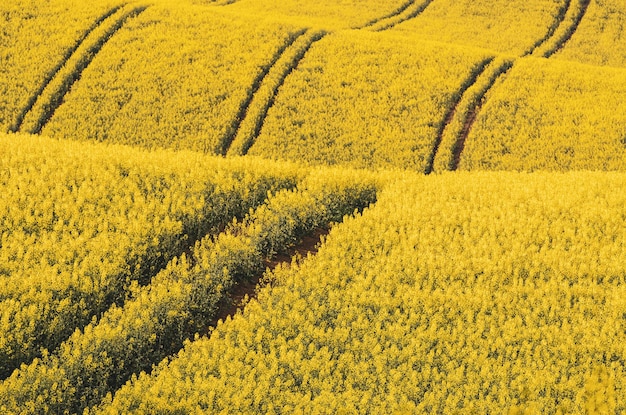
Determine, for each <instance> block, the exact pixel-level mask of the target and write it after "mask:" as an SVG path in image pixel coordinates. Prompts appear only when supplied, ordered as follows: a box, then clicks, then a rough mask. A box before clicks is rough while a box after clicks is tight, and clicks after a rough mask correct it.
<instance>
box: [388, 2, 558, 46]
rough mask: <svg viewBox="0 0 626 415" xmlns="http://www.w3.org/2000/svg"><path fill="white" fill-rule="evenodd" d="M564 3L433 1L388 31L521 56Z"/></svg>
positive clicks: (532, 44)
mask: <svg viewBox="0 0 626 415" xmlns="http://www.w3.org/2000/svg"><path fill="white" fill-rule="evenodd" d="M567 3H569V2H566V1H565V0H558V1H557V0H507V1H503V0H498V1H493V0H435V1H433V2H432V3H431V4H430V5H429V6H428V7H427V8H426V9H425V10H424V12H423V13H421V14H420V15H419V16H417V17H416V18H414V19H410V20H407V21H406V22H404V23H401V24H399V25H397V26H395V27H394V28H393V29H391V31H392V32H408V33H411V34H414V35H416V36H418V37H420V38H422V39H429V40H435V41H440V42H449V43H455V44H459V45H467V46H473V47H482V48H487V49H492V50H494V51H498V52H504V53H510V54H516V55H521V54H523V53H524V52H528V51H530V50H531V49H532V48H533V46H534V45H535V44H536V43H537V42H538V41H541V40H542V39H543V38H544V37H546V35H547V34H548V32H549V29H550V27H551V26H552V25H553V23H554V21H555V19H556V18H557V15H558V14H559V12H560V10H561V9H562V8H565V7H567V6H566V4H567Z"/></svg>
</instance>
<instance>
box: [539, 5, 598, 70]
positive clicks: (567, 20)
mask: <svg viewBox="0 0 626 415" xmlns="http://www.w3.org/2000/svg"><path fill="white" fill-rule="evenodd" d="M572 1H573V4H572ZM589 3H591V0H568V7H567V9H566V10H565V11H564V12H563V17H562V18H561V19H560V22H559V24H558V25H557V26H556V27H555V28H554V30H552V31H551V32H550V33H549V35H548V36H547V37H546V38H545V39H544V40H543V41H542V42H540V43H539V44H537V45H536V46H535V47H533V48H532V49H531V50H530V51H529V52H528V53H527V54H528V55H531V54H532V55H533V56H542V57H544V58H549V57H551V56H552V55H554V54H555V53H556V52H558V51H559V50H561V49H562V48H563V47H564V46H565V44H566V43H567V42H568V41H569V40H570V39H571V37H572V36H573V35H574V33H575V32H576V29H578V26H579V25H580V22H581V21H582V20H583V17H585V13H586V12H587V9H588V7H589Z"/></svg>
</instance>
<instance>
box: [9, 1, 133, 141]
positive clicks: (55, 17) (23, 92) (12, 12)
mask: <svg viewBox="0 0 626 415" xmlns="http://www.w3.org/2000/svg"><path fill="white" fill-rule="evenodd" d="M121 4H122V1H120V0H96V1H90V2H89V3H86V2H68V1H67V0H50V1H45V2H34V1H28V0H11V1H3V2H2V4H0V62H1V64H0V65H1V67H2V70H1V71H0V131H1V132H6V131H8V130H9V129H13V130H15V129H16V127H17V124H18V123H19V122H20V118H21V115H22V114H21V113H22V111H23V109H24V108H26V107H27V106H28V105H30V104H31V102H30V100H31V99H32V97H33V96H36V95H37V92H38V91H39V90H40V89H41V88H42V87H43V86H44V84H45V83H46V81H47V80H48V79H49V78H51V77H52V76H53V75H54V73H56V72H57V71H58V70H59V68H60V65H62V63H63V62H64V60H65V59H66V58H67V57H68V56H69V55H71V53H72V50H73V49H74V48H75V47H76V46H77V43H79V41H80V39H81V38H82V37H84V36H85V35H86V34H87V33H88V32H89V31H90V30H92V29H93V28H95V27H96V26H97V25H98V24H99V22H100V21H101V20H103V19H104V18H106V17H107V16H108V15H109V14H111V13H112V12H113V11H114V10H115V9H116V8H117V7H119V6H120V5H121Z"/></svg>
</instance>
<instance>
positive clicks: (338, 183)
mask: <svg viewBox="0 0 626 415" xmlns="http://www.w3.org/2000/svg"><path fill="white" fill-rule="evenodd" d="M376 182H377V180H376V178H375V177H373V176H372V175H367V174H366V175H363V174H359V173H358V172H352V173H351V172H340V171H334V172H333V171H329V170H327V171H317V172H313V173H312V174H311V175H310V176H308V177H306V178H305V179H304V180H303V181H302V182H301V183H300V184H299V185H298V189H297V191H281V192H278V193H276V194H274V195H272V196H271V197H270V198H268V200H267V202H266V203H265V204H263V205H261V206H260V207H258V208H257V209H256V210H255V211H253V212H252V211H251V212H250V214H249V215H248V216H247V217H246V218H245V219H244V220H243V221H239V222H238V221H234V222H232V223H231V224H229V226H228V227H227V229H226V231H225V232H223V233H221V234H220V235H219V236H216V237H214V236H208V237H206V238H204V239H203V240H202V241H199V242H197V243H196V244H195V246H194V248H193V250H192V252H191V254H189V256H187V255H185V254H183V255H182V256H181V257H179V258H177V259H175V260H173V261H171V262H170V263H169V264H168V266H167V267H166V268H165V269H164V270H163V271H162V272H160V273H159V274H158V275H156V276H155V277H154V278H153V279H152V281H151V283H150V285H148V286H145V287H141V288H136V289H135V290H134V291H133V293H132V296H131V298H130V299H129V300H127V301H126V302H125V304H124V305H123V306H120V307H117V306H113V307H112V308H111V309H110V310H108V311H107V312H106V313H105V314H104V315H103V317H102V318H101V319H100V320H99V321H98V322H97V323H95V322H94V323H92V324H90V325H88V326H87V327H85V329H84V330H83V331H76V332H75V333H74V334H73V335H72V336H71V337H70V338H69V339H68V340H67V341H65V342H64V343H63V344H61V346H60V347H59V349H58V350H57V351H56V352H54V353H52V354H50V355H45V356H44V357H43V358H42V359H35V361H34V362H33V363H32V364H30V365H28V366H22V367H21V368H20V369H19V370H17V371H15V372H14V373H13V375H12V376H11V377H10V378H8V379H6V380H5V381H4V382H2V383H0V410H1V411H2V412H3V413H13V412H19V413H22V414H26V413H33V414H35V413H41V412H44V413H66V412H67V413H82V412H83V410H84V409H85V408H87V407H89V406H93V405H96V404H98V403H100V400H101V399H102V398H103V397H104V396H105V395H106V394H107V393H112V392H115V390H116V389H117V388H119V387H120V386H121V385H122V384H123V383H124V382H125V381H126V380H128V379H129V378H130V376H131V375H132V374H138V373H139V372H140V371H141V370H149V369H150V367H151V365H152V364H153V363H158V362H159V361H160V360H161V359H162V358H164V357H167V356H168V355H170V354H173V353H175V352H176V351H178V350H179V349H180V348H181V347H182V344H183V341H184V340H186V339H188V338H190V337H193V335H194V334H196V335H197V334H198V333H202V332H203V331H204V330H205V329H206V326H207V324H208V321H210V320H213V319H214V318H215V315H216V311H217V310H218V305H219V303H220V302H224V301H225V297H226V296H227V294H228V292H229V291H230V290H231V289H232V287H233V286H234V285H236V284H237V283H238V282H241V281H245V280H247V279H251V278H252V277H253V276H254V275H255V274H257V275H258V274H260V273H261V272H262V267H263V259H264V258H271V257H272V255H273V254H274V253H275V252H280V251H282V250H284V249H285V248H286V247H288V246H289V245H291V244H293V243H295V242H296V241H297V239H298V238H299V237H300V236H302V235H304V234H306V233H310V232H312V231H313V230H314V229H316V228H319V227H326V226H329V224H330V222H334V221H337V220H341V219H342V217H343V216H344V215H346V214H349V213H352V211H353V210H355V209H362V208H363V207H365V206H367V205H368V204H369V203H372V202H373V201H374V199H375V196H376Z"/></svg>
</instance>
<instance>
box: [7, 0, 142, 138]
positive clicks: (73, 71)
mask: <svg viewBox="0 0 626 415" xmlns="http://www.w3.org/2000/svg"><path fill="white" fill-rule="evenodd" d="M125 7H126V6H123V7H121V8H120V9H118V10H117V11H115V12H114V13H113V14H111V15H110V16H108V17H107V18H105V19H104V20H103V21H102V22H101V23H100V24H99V25H97V26H96V27H95V28H94V30H92V31H91V32H89V34H88V35H87V36H86V37H85V39H84V41H83V42H81V43H80V45H79V46H78V48H76V50H75V51H74V52H73V53H72V54H71V56H70V57H69V58H68V59H67V61H65V62H64V63H63V65H62V66H61V68H60V69H59V70H58V71H57V72H56V73H55V74H54V75H53V76H52V78H51V80H50V82H48V84H47V85H46V87H45V88H44V89H43V90H42V91H41V93H40V94H38V95H37V97H36V99H35V102H34V104H33V105H32V107H31V108H30V110H29V111H27V112H26V113H25V115H24V118H23V121H22V123H21V125H20V126H19V128H18V129H17V130H16V131H15V132H17V131H21V132H28V133H31V134H39V133H41V130H42V129H43V127H44V126H45V125H46V124H47V123H48V121H50V119H51V118H52V117H53V116H54V113H55V111H56V110H57V108H59V107H60V106H61V104H63V98H64V97H65V95H66V94H67V93H68V92H69V91H70V89H71V88H72V85H74V83H75V82H76V81H78V80H79V79H80V77H81V74H82V72H83V71H84V70H85V69H86V68H87V67H88V66H89V64H90V63H91V62H92V61H93V59H94V58H95V57H96V55H97V54H98V53H99V52H100V50H101V49H102V48H103V47H104V45H105V44H106V43H107V42H108V41H109V39H111V37H112V36H113V35H114V34H115V33H116V32H117V31H118V30H119V29H121V28H122V26H124V24H125V23H126V21H128V19H130V18H133V17H136V16H138V15H139V14H141V13H142V12H143V11H144V10H146V9H147V8H148V6H135V7H132V8H130V10H125V9H124V8H125ZM116 14H117V16H116ZM107 20H112V22H111V23H110V25H109V26H108V27H106V26H105V25H104V23H105V22H106V21H107ZM98 28H102V30H103V33H100V34H98V33H96V32H97V29H98ZM91 38H95V39H91ZM83 49H84V50H83Z"/></svg>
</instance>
